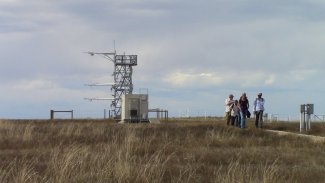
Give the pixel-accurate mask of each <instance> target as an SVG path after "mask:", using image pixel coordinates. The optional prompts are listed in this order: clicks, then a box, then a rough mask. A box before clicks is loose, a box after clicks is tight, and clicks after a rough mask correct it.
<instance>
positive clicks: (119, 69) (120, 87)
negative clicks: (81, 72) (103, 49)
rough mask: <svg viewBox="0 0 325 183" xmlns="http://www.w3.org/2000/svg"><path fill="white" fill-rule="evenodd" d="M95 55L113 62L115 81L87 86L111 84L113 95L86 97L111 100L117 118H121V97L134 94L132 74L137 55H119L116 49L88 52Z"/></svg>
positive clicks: (91, 99)
mask: <svg viewBox="0 0 325 183" xmlns="http://www.w3.org/2000/svg"><path fill="white" fill-rule="evenodd" d="M86 53H87V54H89V55H91V56H94V55H100V56H102V57H104V58H105V59H107V60H109V61H111V62H113V64H114V71H113V74H112V76H113V77H114V83H94V84H87V86H111V91H112V92H113V93H112V97H97V98H85V99H87V100H90V101H93V100H110V101H111V108H112V112H113V115H114V118H115V119H121V108H122V107H121V104H122V103H121V99H122V96H123V95H126V94H132V92H133V83H132V74H133V66H136V65H137V55H125V54H124V55H117V54H116V51H114V52H110V53H98V52H90V51H88V52H86Z"/></svg>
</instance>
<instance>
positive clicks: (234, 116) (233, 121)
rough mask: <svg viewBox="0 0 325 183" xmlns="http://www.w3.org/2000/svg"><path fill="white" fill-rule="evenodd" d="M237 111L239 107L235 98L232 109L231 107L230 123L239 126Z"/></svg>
mask: <svg viewBox="0 0 325 183" xmlns="http://www.w3.org/2000/svg"><path fill="white" fill-rule="evenodd" d="M239 112H240V109H239V107H238V100H235V103H234V104H232V109H231V125H235V126H237V127H239V126H240V125H239Z"/></svg>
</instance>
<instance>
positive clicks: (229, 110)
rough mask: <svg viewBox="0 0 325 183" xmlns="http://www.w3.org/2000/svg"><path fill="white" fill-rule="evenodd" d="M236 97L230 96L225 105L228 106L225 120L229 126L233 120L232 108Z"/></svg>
mask: <svg viewBox="0 0 325 183" xmlns="http://www.w3.org/2000/svg"><path fill="white" fill-rule="evenodd" d="M233 99H234V95H233V94H230V95H229V97H228V98H227V99H226V101H225V104H226V113H225V118H226V121H227V125H229V123H230V120H231V106H232V105H233V104H234V103H235V101H234V100H233Z"/></svg>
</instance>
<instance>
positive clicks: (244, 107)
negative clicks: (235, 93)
mask: <svg viewBox="0 0 325 183" xmlns="http://www.w3.org/2000/svg"><path fill="white" fill-rule="evenodd" d="M238 103H239V109H240V128H246V117H247V113H248V109H249V101H248V99H247V96H246V93H243V94H242V96H241V97H240V99H239V101H238Z"/></svg>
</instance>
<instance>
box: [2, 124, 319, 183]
mask: <svg viewBox="0 0 325 183" xmlns="http://www.w3.org/2000/svg"><path fill="white" fill-rule="evenodd" d="M252 123H253V122H248V124H249V127H248V128H247V129H245V130H242V129H238V128H235V127H229V126H227V125H225V121H223V120H222V119H209V120H204V119H195V120H187V121H185V120H176V119H172V120H170V121H169V122H163V123H161V124H116V123H114V122H112V121H111V122H110V121H103V120H73V121H71V120H55V121H47V120H36V121H27V120H20V121H14V120H7V121H6V120H2V121H1V122H0V182H1V183H12V182H13V183H15V182H16V183H25V182H28V183H29V182H30V183H34V182H44V183H45V182H46V183H71V182H85V183H89V182H98V183H99V182H100V183H103V182H114V183H115V182H121V183H122V182H123V183H125V182H132V183H133V182H138V183H142V182H147V183H162V182H173V183H178V182H179V183H181V182H182V183H183V182H188V183H195V182H197V183H201V182H205V183H210V182H211V183H217V182H223V183H248V182H253V183H255V182H256V183H274V182H277V183H279V182H296V183H300V182H301V183H303V182H323V181H324V179H325V173H324V172H325V151H324V149H325V142H324V141H322V142H321V141H319V142H315V141H312V140H309V139H308V138H303V137H299V136H293V135H284V136H279V135H276V134H274V133H268V132H266V131H265V130H263V129H255V128H253V127H252V126H253V124H252ZM312 125H313V126H312V129H313V131H311V132H309V133H315V134H317V135H322V136H325V125H324V124H321V123H319V124H312ZM265 128H269V129H276V130H283V131H296V132H298V131H299V124H298V123H269V124H267V125H266V127H265Z"/></svg>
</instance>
